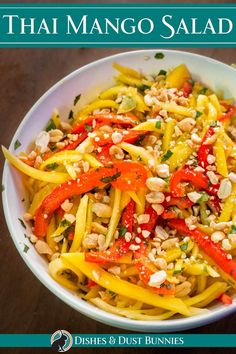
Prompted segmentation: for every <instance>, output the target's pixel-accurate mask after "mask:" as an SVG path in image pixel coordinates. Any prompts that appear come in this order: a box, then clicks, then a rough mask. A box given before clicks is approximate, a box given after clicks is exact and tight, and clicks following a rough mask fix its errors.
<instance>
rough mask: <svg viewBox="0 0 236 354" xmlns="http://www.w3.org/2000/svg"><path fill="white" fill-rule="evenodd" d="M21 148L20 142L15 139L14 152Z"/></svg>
mask: <svg viewBox="0 0 236 354" xmlns="http://www.w3.org/2000/svg"><path fill="white" fill-rule="evenodd" d="M20 146H21V142H20V141H19V140H18V139H17V140H16V141H15V144H14V150H16V149H18V147H20Z"/></svg>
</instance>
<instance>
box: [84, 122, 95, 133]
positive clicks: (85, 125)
mask: <svg viewBox="0 0 236 354" xmlns="http://www.w3.org/2000/svg"><path fill="white" fill-rule="evenodd" d="M84 127H85V129H86V131H87V132H91V130H93V127H92V126H91V125H89V124H86V123H85V124H84Z"/></svg>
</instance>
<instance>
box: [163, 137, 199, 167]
mask: <svg viewBox="0 0 236 354" xmlns="http://www.w3.org/2000/svg"><path fill="white" fill-rule="evenodd" d="M171 151H172V153H173V154H172V155H171V157H170V158H169V159H168V160H167V161H166V162H165V163H167V164H168V165H169V167H170V171H171V172H173V171H174V170H175V169H176V168H180V167H181V166H182V165H183V164H184V163H185V161H186V160H187V159H188V158H189V156H190V155H191V154H192V149H191V147H190V146H189V145H188V143H187V142H186V141H184V142H179V143H178V144H177V145H175V147H174V149H172V150H171Z"/></svg>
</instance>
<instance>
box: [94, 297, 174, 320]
mask: <svg viewBox="0 0 236 354" xmlns="http://www.w3.org/2000/svg"><path fill="white" fill-rule="evenodd" d="M90 302H91V303H92V304H94V305H96V306H97V307H99V308H100V309H102V310H104V311H106V312H108V313H113V314H115V315H119V316H124V317H127V318H131V319H133V320H142V321H161V320H166V319H167V318H170V317H172V316H173V315H174V312H170V311H168V312H165V313H163V314H160V315H156V316H155V315H145V314H142V313H138V312H136V311H135V310H131V309H130V308H123V307H117V306H112V305H109V304H108V303H107V302H105V301H103V300H102V299H100V298H99V297H97V298H94V299H90Z"/></svg>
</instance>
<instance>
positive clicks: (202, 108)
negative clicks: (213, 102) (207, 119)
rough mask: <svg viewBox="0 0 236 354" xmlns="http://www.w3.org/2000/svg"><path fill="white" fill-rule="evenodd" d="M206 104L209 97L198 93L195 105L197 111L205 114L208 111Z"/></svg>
mask: <svg viewBox="0 0 236 354" xmlns="http://www.w3.org/2000/svg"><path fill="white" fill-rule="evenodd" d="M208 104H209V99H208V97H207V96H206V95H198V97H197V107H196V109H197V111H199V112H202V113H205V114H206V113H207V112H208ZM200 118H201V117H200Z"/></svg>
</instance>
